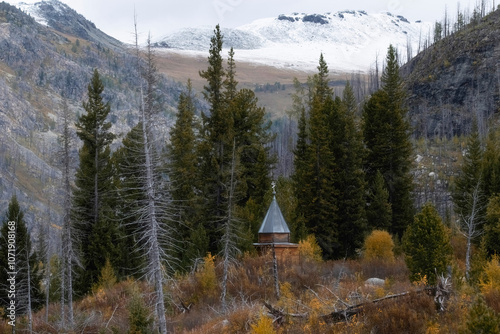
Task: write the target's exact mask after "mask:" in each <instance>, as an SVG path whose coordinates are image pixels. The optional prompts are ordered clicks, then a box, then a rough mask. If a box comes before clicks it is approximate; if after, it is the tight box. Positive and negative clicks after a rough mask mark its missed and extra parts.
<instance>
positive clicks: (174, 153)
mask: <svg viewBox="0 0 500 334" xmlns="http://www.w3.org/2000/svg"><path fill="white" fill-rule="evenodd" d="M193 98H194V97H193V93H192V87H191V81H190V80H188V83H187V92H182V93H181V95H180V97H179V103H178V107H177V110H178V113H177V119H176V122H175V124H174V126H173V127H172V129H171V131H170V144H169V145H168V146H167V152H168V153H167V154H168V160H169V171H170V179H171V180H172V184H173V187H172V199H173V200H174V201H176V202H177V203H178V204H179V213H178V215H179V218H178V221H179V226H178V230H179V231H181V232H180V239H181V240H182V242H184V243H185V244H184V245H182V246H181V247H180V248H181V249H184V250H183V251H181V254H179V255H180V256H179V258H180V259H181V261H182V265H183V266H185V267H186V266H188V265H189V264H190V262H191V260H194V259H195V258H200V257H204V256H205V255H206V253H207V251H208V240H206V236H204V228H203V225H201V223H200V222H198V221H197V220H196V212H197V209H199V207H198V206H197V204H198V201H197V198H196V189H199V185H198V179H197V178H196V177H193V176H195V175H196V172H197V163H198V157H197V156H196V149H197V144H198V143H197V140H198V139H197V137H196V135H197V133H198V132H199V124H198V123H197V121H196V119H195V106H194V101H193ZM200 233H202V234H201V235H200ZM200 238H201V239H200Z"/></svg>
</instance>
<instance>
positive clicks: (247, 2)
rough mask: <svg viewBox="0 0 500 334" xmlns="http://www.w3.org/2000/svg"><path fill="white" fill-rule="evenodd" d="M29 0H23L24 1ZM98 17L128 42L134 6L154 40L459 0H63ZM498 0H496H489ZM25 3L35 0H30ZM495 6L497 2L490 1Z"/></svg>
mask: <svg viewBox="0 0 500 334" xmlns="http://www.w3.org/2000/svg"><path fill="white" fill-rule="evenodd" d="M20 1H23V0H20ZM61 1H62V2H64V3H66V4H67V5H69V6H70V7H71V8H73V9H74V10H76V11H77V12H79V13H80V14H82V15H83V16H85V17H86V18H87V19H89V20H90V21H92V22H94V23H95V24H96V25H97V27H98V28H99V29H101V30H102V31H104V32H105V33H107V34H108V35H111V36H113V37H115V38H118V39H119V40H121V41H123V42H132V41H133V38H132V31H133V26H134V23H133V22H134V10H135V12H136V14H137V22H138V30H139V32H140V33H141V34H142V35H144V39H145V38H146V35H147V34H148V33H151V35H152V38H153V40H155V39H158V38H160V37H162V36H163V35H166V34H168V33H170V32H172V31H175V30H177V29H180V28H184V27H196V26H207V25H208V26H212V27H215V25H216V24H217V23H220V25H221V26H223V27H237V26H239V25H243V24H246V23H250V22H252V21H253V20H255V19H258V18H265V17H276V16H277V15H279V14H291V13H292V12H299V13H302V12H304V13H316V14H322V13H327V12H337V11H341V10H346V9H354V10H357V9H359V10H366V11H367V12H369V13H373V12H381V11H389V12H391V13H393V14H398V15H403V16H405V17H406V18H407V19H408V20H410V21H416V20H422V21H430V22H434V21H436V20H441V19H442V18H443V16H444V11H445V7H447V8H448V12H449V13H451V14H452V15H453V17H454V16H455V13H456V8H457V0H337V1H335V0H329V1H328V0H305V1H304V0H300V1H299V0H61ZM477 1H479V0H461V1H460V6H461V8H462V9H463V8H467V7H468V8H470V9H471V10H472V9H473V7H474V5H475V4H476V2H477ZM487 1H488V3H493V1H494V0H487ZM24 2H34V1H33V0H24ZM497 2H499V1H498V0H497ZM490 6H492V5H490Z"/></svg>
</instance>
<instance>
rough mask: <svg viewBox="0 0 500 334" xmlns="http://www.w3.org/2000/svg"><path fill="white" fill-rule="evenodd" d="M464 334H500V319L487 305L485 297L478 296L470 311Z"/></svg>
mask: <svg viewBox="0 0 500 334" xmlns="http://www.w3.org/2000/svg"><path fill="white" fill-rule="evenodd" d="M465 326H466V327H465V330H464V331H462V333H464V334H469V333H470V334H497V333H500V317H499V316H498V314H496V313H495V311H494V310H493V309H491V308H490V307H488V305H486V302H485V300H484V297H483V295H481V294H480V295H478V296H477V297H476V300H475V301H474V303H473V304H472V307H471V309H470V310H469V315H468V317H467V321H466V323H465Z"/></svg>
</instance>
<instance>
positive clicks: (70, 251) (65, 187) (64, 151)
mask: <svg viewBox="0 0 500 334" xmlns="http://www.w3.org/2000/svg"><path fill="white" fill-rule="evenodd" d="M61 119H62V131H61V136H60V137H59V141H60V145H61V148H60V150H59V152H58V155H59V160H60V164H61V169H62V182H63V184H62V191H63V196H64V198H63V226H62V231H61V238H62V242H61V268H60V276H61V286H60V289H61V328H65V326H66V316H67V318H68V324H69V326H73V323H74V321H73V318H74V314H73V264H74V263H75V262H77V261H76V259H77V257H76V256H75V253H74V247H73V233H72V230H73V226H72V224H71V197H72V196H71V194H72V192H71V171H72V165H73V159H72V157H71V148H72V145H73V144H72V143H73V137H74V134H73V133H72V131H71V129H70V122H71V115H70V112H69V108H68V105H67V103H66V100H63V105H62V117H61ZM66 298H67V300H66ZM66 302H67V305H68V314H67V315H66Z"/></svg>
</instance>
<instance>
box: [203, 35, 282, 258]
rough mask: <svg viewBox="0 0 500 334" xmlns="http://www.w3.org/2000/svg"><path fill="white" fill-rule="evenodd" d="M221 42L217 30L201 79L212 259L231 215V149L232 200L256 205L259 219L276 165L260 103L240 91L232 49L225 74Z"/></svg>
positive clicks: (206, 224)
mask: <svg viewBox="0 0 500 334" xmlns="http://www.w3.org/2000/svg"><path fill="white" fill-rule="evenodd" d="M222 39H223V37H222V35H221V33H220V29H219V26H217V27H216V29H215V31H214V36H213V37H212V40H211V45H210V50H209V58H208V63H209V66H208V69H207V70H206V71H201V72H200V76H201V77H202V78H204V79H206V80H207V85H206V86H205V91H204V92H203V94H204V97H205V99H206V100H207V102H208V103H209V104H210V114H208V115H206V114H202V121H203V123H202V125H201V130H200V138H199V144H198V145H197V155H198V157H199V162H198V168H197V175H198V177H199V181H200V182H199V189H198V190H199V191H198V194H199V196H198V200H199V201H198V205H199V208H200V209H199V210H198V215H197V217H198V224H199V223H201V224H203V227H204V228H205V234H206V236H207V237H208V238H209V250H210V251H211V252H214V253H215V252H216V251H217V243H218V240H219V238H220V233H219V232H218V231H219V227H220V226H221V222H222V221H223V220H224V217H226V216H227V214H228V212H227V210H228V206H227V204H228V199H229V192H228V189H229V188H228V187H229V183H230V176H231V167H232V161H233V159H232V152H233V143H235V154H236V157H235V161H237V162H238V164H237V165H238V168H236V170H235V175H234V176H235V178H234V181H235V184H236V192H235V198H234V199H235V200H236V203H237V205H238V206H239V207H240V208H243V207H245V206H246V204H247V202H249V201H250V200H252V201H253V203H255V204H256V205H257V207H258V212H253V214H254V215H256V216H259V215H262V213H263V212H264V210H265V209H264V208H263V200H264V194H265V192H266V191H267V189H268V188H269V185H270V170H271V167H272V165H273V163H274V159H273V158H271V157H270V154H269V149H270V147H269V143H270V141H271V140H272V136H271V135H270V134H269V129H270V123H269V122H267V121H266V119H265V111H264V109H263V108H261V107H258V106H257V98H256V97H255V94H254V93H253V92H252V91H251V90H248V89H241V90H238V89H237V81H236V65H235V62H234V58H233V56H234V51H233V50H232V49H231V51H230V52H229V60H228V68H227V71H226V70H225V69H224V66H223V59H222V56H221V51H222V43H223V41H222ZM246 209H247V210H246V211H247V212H248V208H246ZM255 224H256V221H253V222H251V227H250V230H254V229H255V228H254V226H253V225H255ZM197 228H198V227H197ZM196 234H197V235H200V234H199V233H196ZM251 239H252V238H251Z"/></svg>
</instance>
